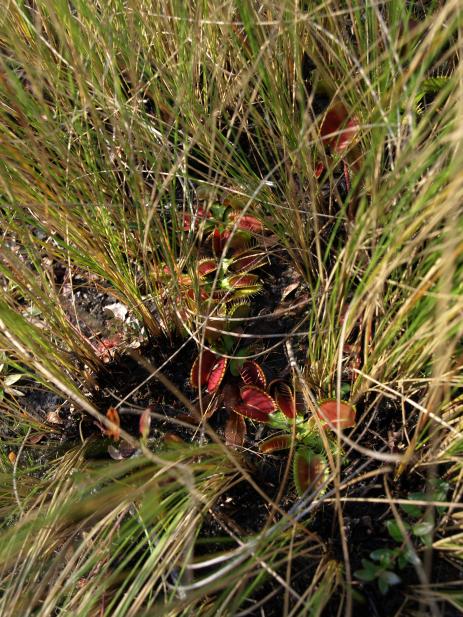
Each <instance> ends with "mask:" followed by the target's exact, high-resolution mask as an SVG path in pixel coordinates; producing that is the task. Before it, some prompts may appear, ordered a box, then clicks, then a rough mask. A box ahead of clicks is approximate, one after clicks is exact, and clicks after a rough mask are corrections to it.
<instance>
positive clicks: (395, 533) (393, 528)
mask: <svg viewBox="0 0 463 617" xmlns="http://www.w3.org/2000/svg"><path fill="white" fill-rule="evenodd" d="M403 526H404V527H405V530H407V529H410V525H408V524H407V523H405V522H404V523H403ZM386 528H387V530H388V532H389V535H390V536H391V538H392V539H393V540H395V541H396V542H403V541H404V535H403V534H402V531H401V530H400V527H399V525H398V524H397V523H396V521H393V520H389V521H386Z"/></svg>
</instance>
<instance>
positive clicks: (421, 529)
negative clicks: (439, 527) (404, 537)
mask: <svg viewBox="0 0 463 617" xmlns="http://www.w3.org/2000/svg"><path fill="white" fill-rule="evenodd" d="M433 528H434V525H433V524H432V523H431V522H430V521H422V522H421V523H416V524H415V525H413V527H412V534H413V535H414V536H417V537H418V538H421V537H422V536H427V535H429V534H430V533H431V532H432V530H433Z"/></svg>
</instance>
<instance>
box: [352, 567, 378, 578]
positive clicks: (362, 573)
mask: <svg viewBox="0 0 463 617" xmlns="http://www.w3.org/2000/svg"><path fill="white" fill-rule="evenodd" d="M372 565H373V566H374V564H372ZM376 574H377V572H376V569H370V568H364V569H363V570H357V571H356V572H354V576H355V577H356V578H358V579H359V580H360V581H364V582H365V583H370V582H371V581H374V580H375V578H376Z"/></svg>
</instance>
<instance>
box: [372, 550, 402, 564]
mask: <svg viewBox="0 0 463 617" xmlns="http://www.w3.org/2000/svg"><path fill="white" fill-rule="evenodd" d="M370 557H371V558H372V559H373V560H374V561H379V562H380V563H381V565H382V566H384V567H387V566H389V564H390V563H392V562H393V561H394V559H395V557H396V553H395V551H394V550H393V549H390V548H378V549H377V550H376V551H373V552H371V553H370Z"/></svg>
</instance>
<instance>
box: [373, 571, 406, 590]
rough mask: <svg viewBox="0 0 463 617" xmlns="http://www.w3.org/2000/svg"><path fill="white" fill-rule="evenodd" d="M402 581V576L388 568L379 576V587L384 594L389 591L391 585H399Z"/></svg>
mask: <svg viewBox="0 0 463 617" xmlns="http://www.w3.org/2000/svg"><path fill="white" fill-rule="evenodd" d="M400 582H401V580H400V577H399V576H397V574H396V573H395V572H391V571H390V570H386V571H385V572H382V573H381V574H380V576H379V578H378V587H379V590H380V592H381V593H382V594H383V595H384V594H386V593H387V592H388V591H389V587H391V586H392V585H398V584H399V583H400Z"/></svg>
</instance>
